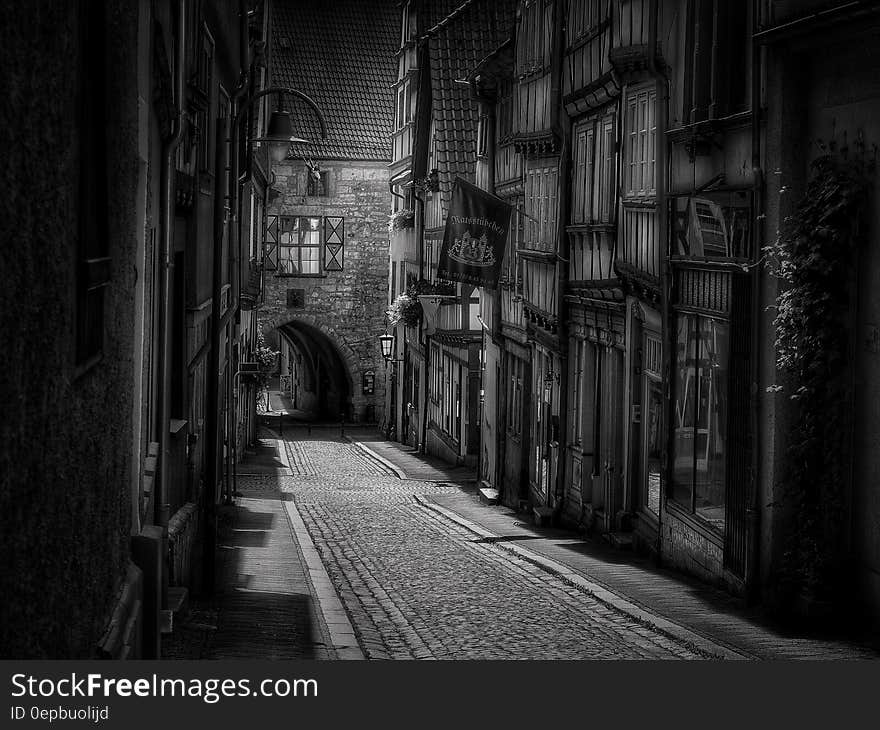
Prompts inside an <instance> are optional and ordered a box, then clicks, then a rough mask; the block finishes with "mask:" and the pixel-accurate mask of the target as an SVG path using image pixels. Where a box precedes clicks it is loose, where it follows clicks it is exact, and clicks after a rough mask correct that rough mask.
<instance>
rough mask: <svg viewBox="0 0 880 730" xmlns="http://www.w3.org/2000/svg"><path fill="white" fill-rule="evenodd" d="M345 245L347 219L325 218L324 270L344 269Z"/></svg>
mask: <svg viewBox="0 0 880 730" xmlns="http://www.w3.org/2000/svg"><path fill="white" fill-rule="evenodd" d="M344 246H345V219H344V218H341V217H336V216H326V217H325V218H324V271H342V267H343V263H344V256H343V254H344Z"/></svg>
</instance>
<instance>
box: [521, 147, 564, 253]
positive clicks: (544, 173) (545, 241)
mask: <svg viewBox="0 0 880 730" xmlns="http://www.w3.org/2000/svg"><path fill="white" fill-rule="evenodd" d="M524 176H525V180H524V186H523V187H524V193H523V208H524V210H525V212H526V214H527V216H528V217H527V218H526V222H525V234H526V237H525V241H524V243H525V244H526V248H530V249H534V250H540V251H555V250H556V245H557V241H556V236H557V223H558V220H559V218H558V216H559V167H558V161H557V160H555V159H553V160H544V161H536V162H535V164H534V165H530V166H529V167H528V168H527V169H526V171H525V173H524Z"/></svg>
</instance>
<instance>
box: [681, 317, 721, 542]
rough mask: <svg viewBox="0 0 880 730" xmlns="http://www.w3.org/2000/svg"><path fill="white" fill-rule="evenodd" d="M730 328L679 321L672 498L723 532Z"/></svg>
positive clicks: (705, 320) (697, 320)
mask: <svg viewBox="0 0 880 730" xmlns="http://www.w3.org/2000/svg"><path fill="white" fill-rule="evenodd" d="M727 361H728V325H727V323H726V322H723V321H721V320H717V319H710V318H708V317H701V316H697V315H691V314H682V315H680V316H679V318H678V336H677V342H676V362H675V367H676V378H675V383H674V385H675V396H674V406H673V408H674V414H673V428H674V439H673V472H672V482H671V485H670V494H669V496H670V498H671V499H672V500H673V501H674V502H675V503H676V504H678V505H679V506H681V507H683V508H684V509H685V510H686V511H688V512H690V513H692V514H695V515H697V516H698V517H701V518H702V519H704V520H706V521H707V522H708V523H709V524H710V525H711V526H712V527H714V528H715V529H717V530H719V531H720V532H722V533H723V532H724V527H725V515H724V508H725V487H726V479H725V469H726V464H727V462H726V455H727V446H728V444H727V415H728V414H727V370H728V362H727Z"/></svg>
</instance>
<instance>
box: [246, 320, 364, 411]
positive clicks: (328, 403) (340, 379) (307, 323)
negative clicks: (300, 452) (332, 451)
mask: <svg viewBox="0 0 880 730" xmlns="http://www.w3.org/2000/svg"><path fill="white" fill-rule="evenodd" d="M263 329H264V331H272V330H276V331H277V332H278V334H279V336H281V337H284V338H285V339H286V340H287V341H288V342H289V343H291V344H292V345H294V346H295V347H296V348H297V349H298V350H299V351H300V352H301V353H303V355H304V356H306V357H309V358H310V362H309V364H308V368H309V370H310V371H311V372H312V374H313V377H314V378H315V379H316V381H317V382H316V383H315V384H314V389H313V391H312V392H313V398H305V399H304V401H300V402H295V406H296V407H297V408H301V407H302V405H303V404H305V405H307V406H308V407H307V408H304V409H303V410H305V411H307V412H311V413H312V414H313V415H314V416H315V417H317V418H329V419H332V420H336V419H337V418H339V417H340V415H341V414H344V415H345V418H346V419H347V420H350V419H351V417H352V414H353V400H354V397H355V393H356V391H355V382H354V373H356V372H358V370H359V368H360V365H361V363H360V359H359V357H358V355H357V353H356V352H355V351H354V349H353V348H352V347H351V346H350V345H349V344H348V342H346V340H345V338H344V337H343V336H341V335H340V334H339V333H338V332H337V331H336V329H335V328H334V327H333V326H332V325H331V324H328V323H327V322H326V319H324V318H320V319H319V318H318V317H316V316H315V315H312V314H309V313H303V314H300V315H298V316H296V317H291V316H290V314H289V312H284V313H279V314H277V315H273V316H270V317H266V319H265V320H264V321H263ZM307 392H308V391H307Z"/></svg>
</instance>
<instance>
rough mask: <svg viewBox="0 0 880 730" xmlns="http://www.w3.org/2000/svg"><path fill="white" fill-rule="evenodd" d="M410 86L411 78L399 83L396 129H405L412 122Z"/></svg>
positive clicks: (395, 113) (395, 112)
mask: <svg viewBox="0 0 880 730" xmlns="http://www.w3.org/2000/svg"><path fill="white" fill-rule="evenodd" d="M409 86H410V83H409V77H407V78H405V79H403V80H402V81H399V82H398V86H397V108H396V109H395V111H394V115H395V116H394V118H395V124H394V128H395V129H403V128H404V127H405V126H406V125H407V124H408V123H409V122H411V121H412V110H411V105H410V98H409V96H410V94H409Z"/></svg>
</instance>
